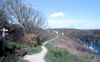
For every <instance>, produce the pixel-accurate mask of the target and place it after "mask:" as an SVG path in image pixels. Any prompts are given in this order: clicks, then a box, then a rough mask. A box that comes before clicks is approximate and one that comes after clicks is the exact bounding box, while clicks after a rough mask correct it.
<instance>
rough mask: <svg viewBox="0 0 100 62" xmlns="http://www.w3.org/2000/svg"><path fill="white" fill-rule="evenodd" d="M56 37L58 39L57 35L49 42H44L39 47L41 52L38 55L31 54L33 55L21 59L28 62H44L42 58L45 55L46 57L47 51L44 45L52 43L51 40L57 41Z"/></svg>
mask: <svg viewBox="0 0 100 62" xmlns="http://www.w3.org/2000/svg"><path fill="white" fill-rule="evenodd" d="M58 37H59V35H58V36H56V37H55V38H54V39H51V40H49V41H46V42H45V43H44V44H43V45H42V46H41V48H42V51H41V52H40V53H37V54H33V55H26V56H24V57H23V58H24V60H28V61H29V62H45V60H44V57H45V55H46V53H47V51H48V50H47V48H46V47H45V46H44V45H46V44H47V43H48V42H50V41H53V40H55V39H57V38H58Z"/></svg>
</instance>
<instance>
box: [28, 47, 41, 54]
mask: <svg viewBox="0 0 100 62" xmlns="http://www.w3.org/2000/svg"><path fill="white" fill-rule="evenodd" d="M41 51H42V48H41V46H36V47H34V48H31V49H29V50H28V54H29V55H32V54H36V53H40V52H41Z"/></svg>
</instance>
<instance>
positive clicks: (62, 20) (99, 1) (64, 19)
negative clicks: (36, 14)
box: [26, 0, 100, 29]
mask: <svg viewBox="0 0 100 62" xmlns="http://www.w3.org/2000/svg"><path fill="white" fill-rule="evenodd" d="M26 1H27V2H28V3H29V4H31V5H32V6H34V7H36V8H37V9H38V10H39V11H41V12H42V13H43V14H44V15H45V17H46V19H47V21H48V28H49V29H51V28H76V29H100V0H26Z"/></svg>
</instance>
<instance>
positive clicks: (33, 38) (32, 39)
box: [24, 34, 40, 47]
mask: <svg viewBox="0 0 100 62" xmlns="http://www.w3.org/2000/svg"><path fill="white" fill-rule="evenodd" d="M24 38H25V39H26V42H27V43H28V44H29V45H30V46H31V47H33V46H36V45H37V44H38V43H40V38H39V37H38V36H37V35H35V34H25V37H24Z"/></svg>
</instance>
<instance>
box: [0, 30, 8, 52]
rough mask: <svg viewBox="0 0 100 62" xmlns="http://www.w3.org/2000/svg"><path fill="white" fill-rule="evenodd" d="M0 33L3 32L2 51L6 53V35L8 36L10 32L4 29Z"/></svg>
mask: <svg viewBox="0 0 100 62" xmlns="http://www.w3.org/2000/svg"><path fill="white" fill-rule="evenodd" d="M0 31H2V46H3V47H2V50H3V51H5V35H6V34H7V33H5V32H6V31H8V29H5V28H3V29H0Z"/></svg>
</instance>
